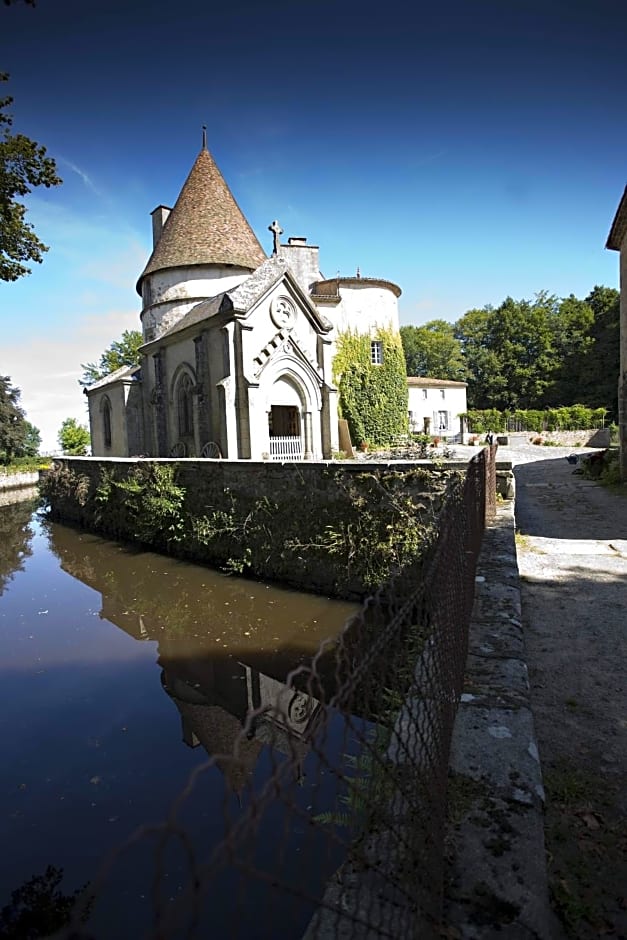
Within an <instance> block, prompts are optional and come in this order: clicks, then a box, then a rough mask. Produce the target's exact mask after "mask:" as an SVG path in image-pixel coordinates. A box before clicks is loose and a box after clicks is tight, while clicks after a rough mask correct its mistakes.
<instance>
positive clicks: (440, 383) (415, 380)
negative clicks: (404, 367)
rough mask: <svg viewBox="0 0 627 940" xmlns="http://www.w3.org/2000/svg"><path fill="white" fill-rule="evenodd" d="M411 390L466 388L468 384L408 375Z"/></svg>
mask: <svg viewBox="0 0 627 940" xmlns="http://www.w3.org/2000/svg"><path fill="white" fill-rule="evenodd" d="M407 384H408V385H409V386H410V388H466V386H467V385H468V382H455V381H454V380H453V379H432V378H431V377H430V376H429V377H427V376H423V375H408V376H407Z"/></svg>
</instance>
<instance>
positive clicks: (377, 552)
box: [43, 458, 466, 599]
mask: <svg viewBox="0 0 627 940" xmlns="http://www.w3.org/2000/svg"><path fill="white" fill-rule="evenodd" d="M465 466H466V465H465V464H460V463H457V464H453V463H448V464H443V465H435V464H434V463H433V462H431V461H421V462H415V461H414V462H401V461H398V462H394V461H393V462H390V463H388V464H383V463H380V462H377V463H372V464H371V463H367V462H364V461H359V462H355V463H349V462H345V461H343V462H320V463H308V462H307V463H304V462H303V463H285V464H282V463H278V462H277V463H274V462H272V463H271V462H259V463H257V462H251V461H248V460H246V461H215V460H200V459H198V460H196V459H188V460H181V461H173V460H147V459H141V458H140V459H121V458H120V459H111V460H102V459H99V458H62V459H60V460H58V461H56V462H55V468H56V469H53V471H51V473H50V474H49V475H48V476H47V478H46V481H45V483H44V487H43V491H44V495H45V497H46V499H47V501H48V503H49V505H50V510H51V515H52V517H53V518H55V519H57V520H59V521H62V522H69V523H72V524H76V525H79V526H81V527H84V528H87V529H89V530H92V531H96V532H100V533H102V534H103V535H106V536H109V537H112V538H117V539H121V540H123V541H139V542H141V543H143V544H146V545H147V546H149V547H150V548H153V549H156V550H158V551H164V552H167V553H168V554H173V555H177V556H180V557H184V558H187V559H189V560H192V561H195V562H202V563H208V564H210V565H213V566H216V567H221V568H226V569H227V570H231V571H233V572H237V573H243V574H251V575H253V576H255V577H259V578H263V579H267V580H277V581H280V582H282V583H285V584H289V585H292V586H294V587H298V588H302V589H305V590H309V591H312V592H315V593H322V594H328V595H332V596H336V597H345V598H350V599H355V598H361V597H363V596H364V595H365V594H366V593H368V591H369V590H372V589H373V587H376V586H377V585H378V584H380V583H382V581H384V580H386V579H387V577H388V576H389V574H390V573H391V572H392V571H393V570H395V569H397V568H398V567H403V566H404V564H405V563H408V562H409V561H411V560H413V559H414V558H415V557H416V552H417V548H416V546H417V545H418V544H420V543H421V531H424V533H425V537H426V533H427V532H428V531H430V530H432V529H433V527H434V521H435V519H436V517H437V515H438V512H439V510H440V507H441V505H442V501H443V499H444V495H445V491H446V487H447V484H448V480H449V479H450V477H451V475H452V474H454V473H455V471H457V473H459V472H463V471H464V469H465ZM151 467H153V468H159V467H161V468H166V469H167V468H169V469H170V470H171V471H172V472H173V483H174V484H175V488H176V487H180V488H181V489H182V490H183V491H184V495H183V496H182V497H181V496H180V495H178V496H177V494H176V493H175V492H174V491H173V490H172V489H171V487H170V489H169V490H168V491H167V492H166V490H163V489H162V491H161V492H160V491H159V485H158V483H157V484H155V486H153V487H152V489H149V491H147V492H146V493H145V494H140V493H138V491H137V490H135V491H133V489H132V486H133V484H132V480H133V478H134V474H136V473H137V472H139V471H140V472H142V473H147V474H148V475H150V473H151V469H150V468H151ZM107 480H109V483H107V482H106V481H107ZM111 480H113V481H114V482H113V484H111V482H110V481H111ZM129 480H130V481H131V490H129V489H128V481H129ZM103 481H104V484H103ZM119 482H121V483H122V487H120V486H118V485H117V484H118V483H119ZM124 488H126V489H124ZM166 489H167V487H166ZM168 494H171V495H172V503H173V504H174V503H177V500H178V508H176V507H175V508H173V509H172V512H171V513H168V511H167V500H168V498H169V497H168ZM141 499H143V501H144V502H143V505H144V506H145V510H146V511H145V518H141V516H142V509H141V508H138V500H141ZM181 500H182V503H181ZM159 514H161V515H159ZM151 515H152V517H153V519H152V520H151V518H150V517H151ZM151 526H152V527H151ZM412 553H413V554H412ZM386 566H387V568H388V569H389V570H386Z"/></svg>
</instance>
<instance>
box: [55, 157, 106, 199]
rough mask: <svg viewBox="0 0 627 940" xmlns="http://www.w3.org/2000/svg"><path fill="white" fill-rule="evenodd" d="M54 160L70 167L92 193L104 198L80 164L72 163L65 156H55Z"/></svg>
mask: <svg viewBox="0 0 627 940" xmlns="http://www.w3.org/2000/svg"><path fill="white" fill-rule="evenodd" d="M56 160H57V162H58V163H61V164H62V165H63V166H66V167H68V169H70V170H71V171H72V173H76V175H77V176H79V177H80V178H81V179H82V181H83V183H84V184H85V186H86V187H87V189H90V190H91V191H92V193H94V194H95V195H96V196H98V197H99V198H100V199H103V198H104V193H102V192H101V191H100V190H99V189H98V187H97V186H96V184H95V183H94V181H93V180H92V178H91V176H89V175H88V174H87V173H86V172H85V170H81V168H80V166H77V165H76V164H75V163H73V162H72V161H71V160H68V159H67V157H57V158H56Z"/></svg>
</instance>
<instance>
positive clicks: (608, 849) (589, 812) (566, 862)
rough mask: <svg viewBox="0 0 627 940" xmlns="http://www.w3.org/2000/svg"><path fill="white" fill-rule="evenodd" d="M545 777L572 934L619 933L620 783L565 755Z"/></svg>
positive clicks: (558, 893) (560, 893)
mask: <svg viewBox="0 0 627 940" xmlns="http://www.w3.org/2000/svg"><path fill="white" fill-rule="evenodd" d="M569 701H573V702H575V700H574V699H572V700H567V704H568V702H569ZM543 776H544V786H545V790H546V795H547V803H546V816H545V820H546V824H545V839H546V849H547V863H548V864H547V867H548V874H549V887H550V891H551V898H552V903H553V906H554V908H555V910H556V912H557V914H558V915H559V917H560V919H561V920H562V923H563V924H564V927H565V929H566V933H567V935H568V936H569V937H572V938H577V940H589V938H590V940H592V938H596V937H598V936H601V935H606V934H609V935H611V936H616V934H614V933H613V932H612V921H611V918H612V916H613V914H612V911H613V909H615V905H616V899H617V898H618V897H619V896H620V894H622V893H623V887H624V881H623V879H621V874H620V872H621V869H622V870H624V838H625V836H624V825H623V823H624V820H623V819H622V817H621V814H620V811H619V809H618V806H617V802H616V800H617V797H618V789H619V787H620V784H618V783H616V782H613V781H610V780H609V779H608V777H607V776H604V775H601V774H597V773H595V772H592V771H590V770H586V769H584V768H582V767H581V765H580V764H579V763H575V762H574V761H569V760H567V759H565V758H562V759H561V760H558V761H557V762H556V763H555V764H554V765H552V766H550V767H548V768H545V770H544V775H543Z"/></svg>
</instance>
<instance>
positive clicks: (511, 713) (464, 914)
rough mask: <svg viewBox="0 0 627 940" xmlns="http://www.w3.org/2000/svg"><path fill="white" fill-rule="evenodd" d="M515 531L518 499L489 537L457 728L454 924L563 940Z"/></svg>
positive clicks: (465, 931) (450, 841)
mask: <svg viewBox="0 0 627 940" xmlns="http://www.w3.org/2000/svg"><path fill="white" fill-rule="evenodd" d="M514 533H515V522H514V504H513V501H512V502H508V503H505V504H501V505H499V506H498V508H497V514H496V518H495V520H494V522H493V523H492V524H491V525H490V526H489V527H488V528H487V529H486V532H485V536H484V541H483V548H482V551H481V556H480V559H479V565H478V568H477V581H476V590H475V604H474V608H473V615H472V621H471V624H470V636H469V655H468V660H467V664H466V677H465V689H464V694H463V695H462V698H461V703H460V706H459V709H458V712H457V717H456V720H455V726H454V730H453V741H452V747H451V758H450V765H449V792H448V803H449V825H448V833H447V847H446V848H447V858H448V877H447V884H446V887H445V923H447V925H448V928H449V934H448V936H451V937H460V938H464V940H475V938H481V940H489V938H495V940H496V938H502V937H504V936H506V937H507V938H508V940H519V938H520V940H523V938H524V940H530V938H541V940H545V938H546V940H549V938H554V937H558V936H560V935H561V934H560V930H559V927H558V926H557V924H556V922H555V919H554V915H553V913H552V911H551V908H550V904H549V891H548V879H547V871H546V859H545V853H544V821H543V811H544V790H543V786H542V774H541V770H540V762H539V758H538V748H537V745H536V737H535V731H534V723H533V715H532V713H531V706H530V698H529V681H528V677H527V664H526V662H525V643H524V636H523V629H522V619H521V603H520V584H519V574H518V563H517V560H516V544H515V540H514Z"/></svg>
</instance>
